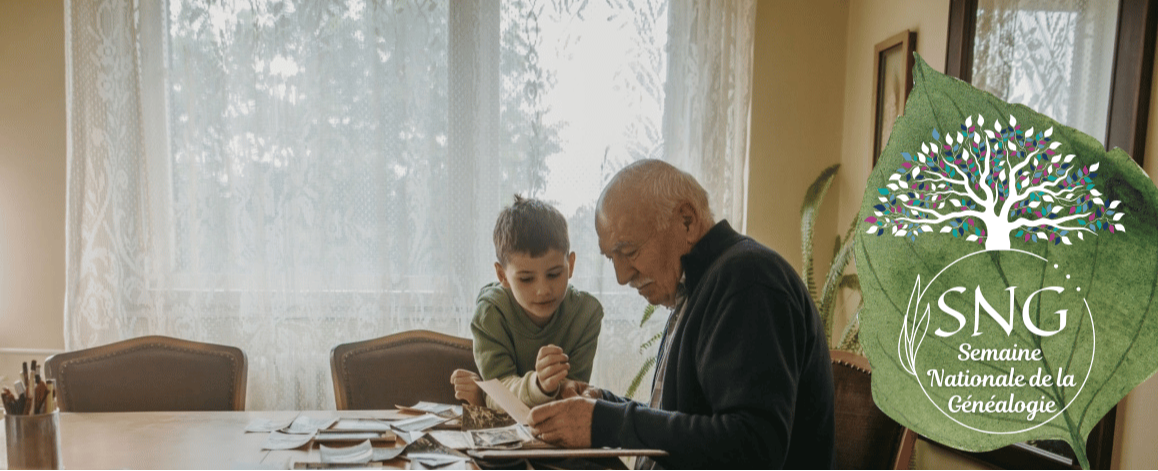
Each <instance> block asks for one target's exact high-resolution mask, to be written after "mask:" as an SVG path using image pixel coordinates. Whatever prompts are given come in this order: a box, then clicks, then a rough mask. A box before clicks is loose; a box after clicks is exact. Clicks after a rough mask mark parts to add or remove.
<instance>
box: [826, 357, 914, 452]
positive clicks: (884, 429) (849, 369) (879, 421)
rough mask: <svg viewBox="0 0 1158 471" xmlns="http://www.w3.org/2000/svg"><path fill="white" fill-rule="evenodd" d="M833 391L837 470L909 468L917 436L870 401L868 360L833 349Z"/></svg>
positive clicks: (871, 397)
mask: <svg viewBox="0 0 1158 471" xmlns="http://www.w3.org/2000/svg"><path fill="white" fill-rule="evenodd" d="M829 354H831V355H832V382H833V385H834V386H835V388H836V443H837V444H838V445H837V447H836V468H837V469H890V468H891V469H909V458H910V457H911V456H912V454H913V446H914V445H915V443H916V440H917V434H916V433H915V432H913V431H912V430H909V429H907V428H905V427H902V426H901V425H900V424H898V423H897V422H896V421H894V420H893V419H892V418H890V417H889V416H887V415H885V413H884V412H881V410H880V409H879V408H877V406H876V403H874V402H873V393H872V379H871V376H870V375H871V373H872V368H871V367H869V362H868V359H867V358H865V357H862V356H860V355H855V354H852V353H848V352H843V351H838V350H832V351H830V352H829Z"/></svg>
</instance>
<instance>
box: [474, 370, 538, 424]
mask: <svg viewBox="0 0 1158 471" xmlns="http://www.w3.org/2000/svg"><path fill="white" fill-rule="evenodd" d="M475 383H477V384H478V387H480V388H482V390H483V391H484V392H486V393H487V395H488V396H490V397H491V399H493V400H494V401H495V403H496V404H498V405H499V407H502V408H503V410H504V411H506V412H507V413H508V414H510V415H511V417H512V418H514V419H515V422H518V423H520V424H529V423H530V416H531V409H530V408H528V407H527V405H526V404H523V401H521V400H519V398H518V397H516V396H515V394H514V393H512V392H511V390H509V389H507V387H506V386H503V383H500V382H499V380H497V379H492V380H488V381H475Z"/></svg>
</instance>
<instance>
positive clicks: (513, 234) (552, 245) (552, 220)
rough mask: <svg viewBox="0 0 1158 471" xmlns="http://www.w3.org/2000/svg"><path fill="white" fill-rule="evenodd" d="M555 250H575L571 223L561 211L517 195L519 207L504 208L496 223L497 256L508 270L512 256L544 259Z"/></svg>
mask: <svg viewBox="0 0 1158 471" xmlns="http://www.w3.org/2000/svg"><path fill="white" fill-rule="evenodd" d="M551 249H555V250H558V251H560V252H563V253H564V254H566V253H567V252H569V251H570V250H571V242H570V241H569V240H568V238H567V219H565V218H564V217H563V213H560V212H559V210H558V209H555V208H554V207H553V206H551V205H549V204H547V203H544V202H542V201H539V200H537V199H534V198H523V197H522V196H519V195H515V203H514V204H512V205H510V206H508V207H506V208H503V211H502V212H500V213H499V219H498V220H497V221H495V256H496V257H498V259H499V263H501V264H502V265H503V266H504V267H505V266H507V262H508V261H509V258H510V256H511V255H512V254H515V253H526V254H528V255H530V256H532V257H540V256H542V255H543V254H545V253H547V251H548V250H551Z"/></svg>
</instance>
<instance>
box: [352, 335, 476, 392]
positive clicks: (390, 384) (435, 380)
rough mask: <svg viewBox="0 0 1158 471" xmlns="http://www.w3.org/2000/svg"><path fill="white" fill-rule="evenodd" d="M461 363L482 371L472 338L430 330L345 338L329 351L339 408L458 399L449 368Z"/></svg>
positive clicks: (457, 366)
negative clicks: (348, 340) (477, 366)
mask: <svg viewBox="0 0 1158 471" xmlns="http://www.w3.org/2000/svg"><path fill="white" fill-rule="evenodd" d="M458 368H462V369H465V370H470V371H474V372H476V373H477V372H478V368H476V367H475V364H474V353H473V351H472V342H471V340H470V339H464V338H460V337H453V336H450V335H445V334H440V333H437V332H430V331H427V330H411V331H407V332H402V333H398V334H393V335H387V336H385V337H379V338H376V339H371V340H363V341H361V342H352V343H344V344H341V345H338V346H336V347H334V349H333V350H332V351H331V352H330V373H331V374H332V376H333V378H334V402H336V403H337V406H338V410H348V409H393V408H394V406H396V405H403V406H406V405H413V404H415V403H417V402H418V401H432V402H440V403H446V404H457V403H458V402H459V401H458V400H456V399H455V398H454V387H453V386H451V384H450V374H451V373H452V372H454V370H456V369H458Z"/></svg>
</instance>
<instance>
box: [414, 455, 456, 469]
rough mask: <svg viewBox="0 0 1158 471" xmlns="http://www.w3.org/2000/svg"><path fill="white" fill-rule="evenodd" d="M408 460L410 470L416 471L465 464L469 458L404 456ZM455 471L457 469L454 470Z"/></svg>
mask: <svg viewBox="0 0 1158 471" xmlns="http://www.w3.org/2000/svg"><path fill="white" fill-rule="evenodd" d="M406 456H408V457H409V458H410V463H411V464H412V465H415V464H416V466H411V469H418V470H437V469H442V468H446V466H448V465H452V464H455V463H466V462H467V459H469V458H455V457H452V456H446V455H426V454H410V455H406ZM456 469H457V468H456Z"/></svg>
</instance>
